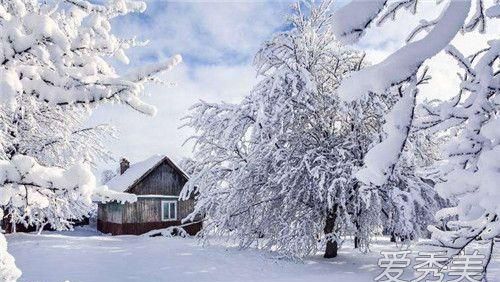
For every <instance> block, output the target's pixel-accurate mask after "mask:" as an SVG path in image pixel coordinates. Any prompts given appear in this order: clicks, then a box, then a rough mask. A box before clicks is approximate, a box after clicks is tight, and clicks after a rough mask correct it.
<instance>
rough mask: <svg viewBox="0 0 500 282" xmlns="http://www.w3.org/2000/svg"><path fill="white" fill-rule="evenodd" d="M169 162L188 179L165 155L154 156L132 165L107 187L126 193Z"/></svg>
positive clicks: (112, 179)
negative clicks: (162, 164)
mask: <svg viewBox="0 0 500 282" xmlns="http://www.w3.org/2000/svg"><path fill="white" fill-rule="evenodd" d="M165 161H166V162H167V163H168V164H169V165H170V166H171V167H172V168H173V169H174V170H175V171H176V172H177V173H179V174H180V175H181V176H183V177H184V178H185V179H186V180H187V179H188V176H187V174H186V173H185V172H184V171H183V170H182V169H181V168H180V167H179V166H178V165H176V164H175V163H174V162H173V161H172V160H170V159H169V158H168V157H167V156H164V155H153V156H151V157H149V158H147V159H145V160H143V161H140V162H137V163H134V164H131V165H130V167H129V168H128V169H127V170H125V172H124V173H123V174H119V175H117V176H115V177H113V178H111V179H110V180H109V181H108V182H106V185H107V186H108V188H109V189H111V190H114V191H118V192H126V191H127V190H129V189H130V188H132V187H133V186H134V185H135V184H137V183H138V182H139V181H141V180H142V179H144V178H145V177H146V176H148V175H149V174H150V173H151V172H152V171H153V170H154V169H155V168H157V167H158V166H159V165H160V164H161V163H163V162H165Z"/></svg>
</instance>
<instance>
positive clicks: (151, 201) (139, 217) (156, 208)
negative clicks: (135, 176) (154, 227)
mask: <svg viewBox="0 0 500 282" xmlns="http://www.w3.org/2000/svg"><path fill="white" fill-rule="evenodd" d="M165 200H169V201H170V200H177V220H182V219H183V218H185V217H186V216H188V215H189V214H190V213H191V212H192V211H193V209H194V200H193V199H189V200H186V201H178V199H177V198H168V199H166V198H138V199H137V202H135V203H126V204H125V205H124V206H123V207H124V208H123V223H141V222H160V221H162V220H161V201H165Z"/></svg>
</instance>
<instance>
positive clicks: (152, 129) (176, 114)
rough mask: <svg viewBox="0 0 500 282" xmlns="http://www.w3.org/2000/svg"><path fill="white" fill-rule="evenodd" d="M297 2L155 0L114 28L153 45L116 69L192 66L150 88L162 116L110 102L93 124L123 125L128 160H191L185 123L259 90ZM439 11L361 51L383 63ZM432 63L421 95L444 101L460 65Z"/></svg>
mask: <svg viewBox="0 0 500 282" xmlns="http://www.w3.org/2000/svg"><path fill="white" fill-rule="evenodd" d="M345 2H346V1H339V2H338V4H337V5H342V3H345ZM292 3H293V1H288V0H287V1H242V0H240V1H230V0H228V1H223V2H221V1H213V0H212V1H161V0H155V1H147V4H148V8H147V10H146V11H145V13H144V14H131V15H127V16H124V17H120V18H117V19H115V20H114V22H113V29H114V32H115V33H117V34H118V35H120V36H121V37H125V38H130V37H133V36H136V37H137V38H138V39H141V40H149V41H150V42H149V44H148V45H147V46H145V47H140V48H134V49H131V50H129V51H128V52H127V54H128V55H129V57H130V59H131V63H130V65H123V64H121V63H116V64H115V66H116V68H117V69H119V70H120V71H126V70H127V69H129V68H133V67H136V66H139V65H142V64H145V63H151V62H156V61H161V60H165V59H166V58H168V57H169V56H171V55H173V54H181V55H182V56H183V58H184V62H183V63H182V64H181V65H179V66H178V67H177V68H175V69H174V70H173V71H172V72H170V73H168V74H166V75H164V76H163V77H162V79H163V80H164V81H166V82H167V83H166V84H161V85H150V86H148V87H147V88H146V91H145V92H146V95H148V96H147V97H146V98H145V100H146V101H147V102H149V103H151V104H153V105H155V106H156V107H157V108H158V114H157V115H156V116H155V117H149V116H144V115H141V114H139V113H136V112H134V111H132V110H131V109H129V108H126V107H125V106H122V105H105V106H102V107H99V108H98V109H97V110H96V111H95V113H94V115H93V116H92V117H91V120H90V121H89V123H103V122H104V123H110V124H113V125H115V126H116V127H117V129H118V130H119V131H120V134H119V139H118V140H113V141H112V142H110V144H109V145H110V149H111V150H112V151H113V152H114V153H115V157H116V158H120V157H127V158H129V159H130V160H131V161H133V162H134V161H138V160H141V159H144V158H147V157H149V156H150V155H152V154H167V155H168V156H170V157H171V158H173V159H174V160H179V159H180V158H182V157H183V156H189V155H190V152H191V146H190V144H188V145H186V146H182V144H183V143H184V141H185V140H186V139H187V138H188V137H189V136H191V135H192V134H193V132H191V131H190V130H189V129H186V128H182V129H179V126H181V125H182V121H181V118H182V117H183V116H185V115H186V114H187V113H188V109H189V107H190V106H191V105H192V104H193V103H196V102H197V101H198V100H200V99H203V100H206V101H210V102H220V101H227V102H237V101H239V100H240V99H241V97H243V96H244V95H246V94H247V93H248V92H249V91H250V90H251V88H252V85H253V84H254V83H255V81H256V77H255V70H254V69H253V66H252V59H253V55H254V54H255V52H256V51H257V50H258V48H259V46H261V44H262V43H263V42H264V41H265V40H266V39H269V38H270V37H271V36H272V34H273V33H275V32H277V31H279V30H282V29H283V28H284V27H285V26H286V15H287V14H288V13H289V12H290V6H291V4H292ZM439 10H440V9H436V6H435V5H434V3H433V2H432V1H429V2H423V4H421V5H420V6H419V13H418V15H417V16H414V15H411V14H409V13H406V12H402V13H401V14H400V15H399V17H401V18H404V21H400V22H396V23H393V22H389V23H386V24H384V25H383V26H381V27H373V28H371V29H370V30H369V31H368V33H367V35H366V36H365V37H363V38H362V40H361V41H360V42H359V44H357V45H356V46H354V47H355V48H358V49H363V50H364V51H366V52H367V58H368V59H369V60H370V61H371V62H373V63H376V62H379V61H380V60H382V59H383V58H385V57H386V56H387V55H388V54H390V53H391V52H393V51H394V50H396V49H397V48H399V47H400V46H402V45H403V44H405V43H404V42H405V41H404V39H405V38H406V35H407V34H409V32H410V31H411V30H412V28H413V27H415V26H416V25H417V23H418V22H419V21H420V20H421V19H423V18H424V19H432V18H434V17H436V15H437V11H439ZM401 23H404V24H401ZM499 29H500V25H496V26H493V30H492V29H491V27H490V30H488V34H489V35H492V34H497V33H498V32H500V30H499ZM488 34H487V35H488ZM485 42H486V40H484V38H481V37H479V36H472V37H469V38H463V37H460V38H456V40H455V41H454V44H456V45H457V46H459V47H464V48H465V49H467V48H469V49H471V48H472V47H477V45H481V44H485ZM430 64H431V67H432V69H431V74H432V75H433V76H434V77H435V78H436V79H435V80H434V83H431V85H428V86H425V87H422V89H421V93H422V95H421V96H422V97H437V96H441V97H443V94H442V93H452V92H453V91H455V89H454V86H456V83H457V81H456V75H455V71H454V70H453V67H456V66H455V65H456V64H454V63H453V61H451V60H450V59H449V58H447V57H446V56H444V55H439V56H437V58H435V59H434V60H433V62H432V63H430ZM450 74H451V76H450ZM100 169H102V168H100Z"/></svg>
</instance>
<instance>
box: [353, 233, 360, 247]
mask: <svg viewBox="0 0 500 282" xmlns="http://www.w3.org/2000/svg"><path fill="white" fill-rule="evenodd" d="M359 241H360V239H359V237H358V236H355V237H354V248H355V249H357V248H359Z"/></svg>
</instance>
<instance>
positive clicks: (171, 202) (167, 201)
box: [161, 200, 177, 221]
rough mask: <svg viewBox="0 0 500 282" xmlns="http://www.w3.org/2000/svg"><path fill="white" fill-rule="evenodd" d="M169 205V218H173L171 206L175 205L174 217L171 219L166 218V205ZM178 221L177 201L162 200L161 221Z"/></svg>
mask: <svg viewBox="0 0 500 282" xmlns="http://www.w3.org/2000/svg"><path fill="white" fill-rule="evenodd" d="M166 204H167V205H168V210H169V212H168V213H169V216H171V214H170V204H173V205H174V207H175V208H174V211H175V212H174V217H173V218H172V217H170V218H165V217H164V216H165V205H166ZM176 220H177V200H162V201H161V221H176Z"/></svg>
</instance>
